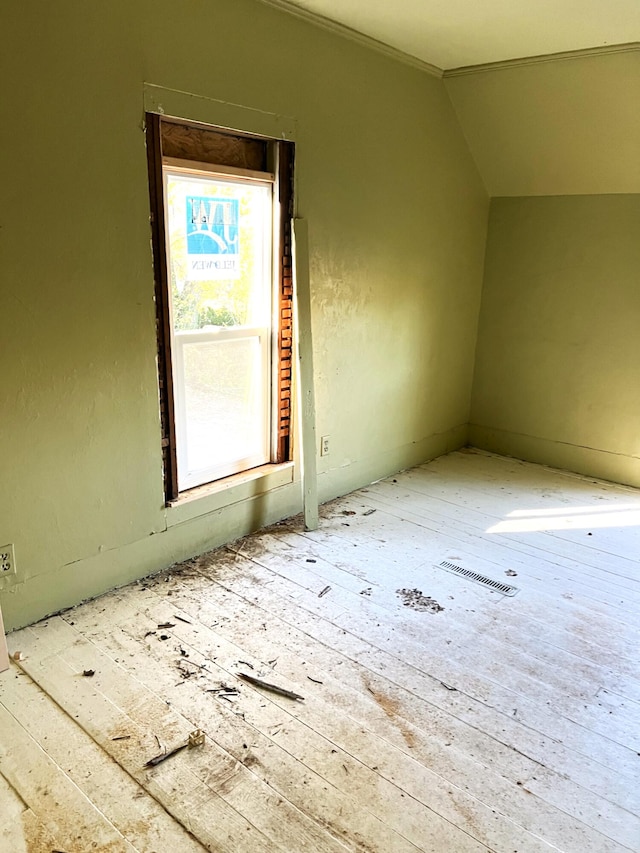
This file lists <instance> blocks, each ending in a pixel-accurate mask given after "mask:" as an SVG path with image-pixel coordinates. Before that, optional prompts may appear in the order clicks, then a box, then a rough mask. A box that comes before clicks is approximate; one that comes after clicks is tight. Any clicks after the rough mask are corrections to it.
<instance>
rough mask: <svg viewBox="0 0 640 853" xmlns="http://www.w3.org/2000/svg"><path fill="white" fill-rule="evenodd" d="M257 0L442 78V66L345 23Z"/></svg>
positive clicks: (281, 2)
mask: <svg viewBox="0 0 640 853" xmlns="http://www.w3.org/2000/svg"><path fill="white" fill-rule="evenodd" d="M258 2H259V3H263V4H264V5H265V6H272V7H273V8H275V9H279V10H280V11H282V12H286V13H287V14H289V15H293V16H294V17H296V18H300V19H302V20H303V21H306V22H307V23H309V24H313V25H315V26H316V27H320V28H321V29H323V30H328V31H329V32H331V33H336V34H337V35H339V36H342V37H343V38H346V39H348V40H349V41H353V42H356V43H357V44H360V45H362V46H363V47H368V48H370V49H371V50H375V51H376V52H377V53H382V54H383V55H384V56H388V57H389V58H390V59H395V60H396V61H397V62H401V63H403V65H409V66H410V67H411V68H417V69H418V70H419V71H424V72H426V73H427V74H430V75H431V76H432V77H437V78H438V79H442V77H443V75H444V74H445V73H446V72H444V71H443V70H442V68H438V66H437V65H432V64H431V63H430V62H425V61H424V60H422V59H418V58H417V57H416V56H411V54H409V53H404V51H402V50H398V49H397V48H396V47H391V45H388V44H386V43H385V42H383V41H378V39H374V38H372V37H371V36H366V35H364V34H363V33H359V32H358V31H357V30H353V29H351V27H347V26H346V25H345V24H339V23H338V22H337V21H332V20H331V19H330V18H325V17H324V16H323V15H318V14H317V13H315V12H310V11H309V10H308V9H302V8H300V6H295V5H294V4H293V3H289V2H288V0H258Z"/></svg>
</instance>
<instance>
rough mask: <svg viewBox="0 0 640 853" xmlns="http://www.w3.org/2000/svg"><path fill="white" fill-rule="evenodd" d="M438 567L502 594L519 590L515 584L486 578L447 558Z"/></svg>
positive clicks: (512, 593) (513, 593) (509, 593)
mask: <svg viewBox="0 0 640 853" xmlns="http://www.w3.org/2000/svg"><path fill="white" fill-rule="evenodd" d="M438 568H440V569H446V570H447V571H448V572H453V574H454V575H460V577H463V578H466V579H467V580H470V581H473V582H474V583H479V584H482V586H486V587H487V588H488V589H492V590H494V591H495V592H499V593H501V594H502V595H515V594H516V593H517V592H520V590H519V589H518V587H516V586H511V584H509V583H504V581H494V580H493V578H488V577H486V575H481V574H480V573H479V572H473V571H471V569H463V568H462V566H456V564H455V563H450V562H449V561H448V560H443V561H442V562H441V563H439V565H438Z"/></svg>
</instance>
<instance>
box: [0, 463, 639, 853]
mask: <svg viewBox="0 0 640 853" xmlns="http://www.w3.org/2000/svg"><path fill="white" fill-rule="evenodd" d="M321 516H322V521H321V526H320V529H319V530H318V531H316V532H314V533H305V532H304V531H303V530H302V527H301V523H300V521H299V520H298V519H293V520H291V521H288V522H285V523H281V524H278V525H275V526H274V527H271V528H269V529H268V530H266V531H263V532H261V533H259V534H256V535H254V536H251V537H248V538H246V539H244V540H241V541H239V542H236V543H233V545H231V546H230V547H228V548H223V549H220V550H218V551H216V552H213V553H211V554H207V555H204V556H203V557H200V558H197V559H194V560H191V561H189V562H188V563H186V564H184V565H183V566H181V567H174V568H173V569H172V570H170V571H167V572H165V573H163V574H161V575H159V576H156V577H154V578H153V579H150V580H148V581H145V582H142V583H138V584H133V585H132V586H130V587H127V588H126V589H121V590H117V591H115V592H113V593H110V594H109V595H106V596H103V597H102V598H100V599H97V600H95V601H92V602H89V603H86V604H84V605H81V606H79V607H77V608H75V609H73V610H71V611H68V612H66V613H64V614H63V615H61V616H58V617H54V618H50V619H48V620H45V621H43V622H42V623H39V624H37V625H34V626H32V627H31V628H26V629H24V630H22V631H18V632H16V633H14V634H12V635H10V637H9V647H10V650H11V651H12V652H13V651H16V650H20V651H21V652H22V653H23V655H24V659H23V660H22V661H20V662H18V663H15V662H14V663H12V665H11V669H10V671H9V672H7V673H5V674H4V675H2V676H0V814H1V815H2V820H1V821H0V851H3V853H5V851H6V853H21V851H28V853H45V851H46V853H51V851H53V850H59V851H65V853H85V851H93V850H99V851H131V853H135V851H139V853H153V852H154V851H155V853H165V851H166V853H196V851H202V850H211V851H228V853H262V852H263V851H293V853H303V851H309V853H325V851H326V853H329V851H331V853H333V851H335V853H338V851H363V853H365V851H368V852H369V853H371V851H379V853H404V851H407V853H408V851H433V853H443V851H444V852H445V853H446V851H453V853H466V851H486V850H492V851H499V853H516V851H517V853H540V852H541V851H547V850H548V851H551V850H561V851H567V853H569V851H571V853H596V851H597V853H616V851H629V850H636V851H637V850H639V849H640V817H639V815H640V671H639V667H638V659H639V655H638V653H639V651H640V638H639V635H638V630H637V627H638V616H639V614H640V567H639V562H638V555H639V553H640V493H639V492H638V491H634V490H633V489H627V488H624V487H619V486H614V485H611V484H605V483H601V482H594V481H592V480H589V479H585V478H581V477H577V476H573V475H568V474H563V473H560V472H557V471H551V470H549V469H546V468H542V467H539V466H535V465H529V464H525V463H521V462H517V461H514V460H509V459H503V458H500V457H496V456H491V455H489V454H485V453H480V452H475V451H461V452H458V453H453V454H450V455H449V456H446V457H442V458H440V459H437V460H435V461H434V462H431V463H430V464H428V465H423V466H420V467H419V468H416V469H413V470H411V471H407V472H404V473H402V474H399V475H397V476H396V477H391V478H389V479H387V480H384V481H382V482H379V483H375V484H373V485H371V486H369V487H368V488H366V489H361V490H360V491H358V492H355V493H354V494H352V495H349V496H347V497H345V498H342V499H340V500H337V501H334V502H332V503H331V504H329V505H327V506H325V507H324V508H323V509H322V512H321ZM443 561H448V562H450V563H453V564H455V565H457V566H460V567H462V568H463V569H469V570H472V571H475V572H478V573H480V574H482V575H486V576H488V577H489V578H492V579H494V580H497V581H499V582H506V583H510V584H513V585H514V586H516V587H518V589H519V591H518V593H517V594H516V595H515V596H514V597H507V596H505V595H502V594H500V593H498V592H496V591H492V590H491V589H488V588H486V587H483V586H481V585H479V584H478V583H474V582H472V581H470V580H468V579H466V578H465V577H460V576H457V575H455V574H453V573H451V572H449V571H445V570H444V569H443V568H440V567H439V564H440V563H441V562H443ZM403 590H404V592H402V591H403ZM162 626H165V627H162ZM87 672H93V673H94V674H93V675H90V674H89V675H88V674H83V673H87ZM238 672H245V673H248V674H250V675H253V676H255V677H258V678H261V679H263V680H266V681H268V682H272V683H275V684H277V685H279V686H281V687H283V688H286V689H288V690H292V691H294V692H296V693H299V694H302V695H303V696H304V697H305V699H304V701H295V700H292V699H290V698H288V697H286V696H282V695H279V694H277V693H272V692H267V691H265V690H263V689H261V688H259V687H255V686H252V685H251V684H249V683H247V682H246V681H243V680H241V679H239V678H238V677H237V673H238ZM226 688H228V689H226ZM195 728H200V729H203V730H204V731H205V732H206V742H205V745H204V746H202V747H199V748H194V749H185V750H183V751H182V752H180V753H178V754H177V755H175V756H173V757H171V758H168V759H167V760H166V761H164V762H162V763H160V764H158V765H157V766H155V767H152V768H145V766H144V764H145V762H146V761H147V760H148V759H150V758H152V757H153V756H155V755H157V754H158V753H160V752H162V751H164V750H167V749H170V748H172V747H173V746H177V745H179V744H180V743H182V742H184V741H186V739H187V736H188V734H189V732H190V731H191V730H193V729H195Z"/></svg>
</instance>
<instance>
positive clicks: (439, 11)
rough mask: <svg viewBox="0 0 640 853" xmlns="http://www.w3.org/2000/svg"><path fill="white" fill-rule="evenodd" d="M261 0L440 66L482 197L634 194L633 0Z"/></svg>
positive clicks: (638, 164) (638, 3) (638, 27)
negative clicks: (478, 176) (482, 188)
mask: <svg viewBox="0 0 640 853" xmlns="http://www.w3.org/2000/svg"><path fill="white" fill-rule="evenodd" d="M261 1H262V2H266V3H268V4H269V5H272V6H276V7H278V8H280V9H284V10H286V11H289V12H290V13H292V14H295V15H298V16H301V17H304V18H306V19H308V20H310V21H312V22H315V23H316V24H319V25H320V26H324V27H329V28H330V29H338V30H339V31H341V32H342V33H343V34H344V35H347V36H351V37H352V38H356V39H362V36H363V35H364V37H365V38H366V39H369V40H371V39H374V40H375V41H370V42H369V43H370V44H371V45H372V46H374V47H375V46H376V45H377V47H378V48H379V49H381V50H383V51H385V52H389V51H391V52H395V54H396V55H397V56H398V57H399V58H400V59H402V58H404V59H405V61H408V62H410V63H412V64H418V65H421V66H422V67H424V68H425V69H426V70H428V71H430V72H431V73H435V74H436V75H438V76H444V85H445V86H446V88H447V91H448V93H449V96H450V98H451V100H452V103H453V105H454V107H455V109H456V112H457V114H458V118H459V121H460V124H461V126H462V130H463V132H464V134H465V136H466V139H467V142H468V144H469V148H470V150H471V153H472V155H473V157H474V159H475V161H476V164H477V166H478V169H479V171H480V174H481V176H482V178H483V180H484V183H485V185H486V187H487V190H488V192H489V195H491V196H520V195H522V196H528V195H572V194H591V193H597V194H600V193H638V192H640V0H535V2H532V0H396V2H395V3H390V2H389V0H261ZM571 52H573V53H571Z"/></svg>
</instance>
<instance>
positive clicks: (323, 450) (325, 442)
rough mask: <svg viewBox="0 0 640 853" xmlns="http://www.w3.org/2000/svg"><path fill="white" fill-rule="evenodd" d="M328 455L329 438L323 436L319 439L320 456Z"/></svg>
mask: <svg viewBox="0 0 640 853" xmlns="http://www.w3.org/2000/svg"><path fill="white" fill-rule="evenodd" d="M328 455H329V436H328V435H323V436H322V438H321V439H320V456H328Z"/></svg>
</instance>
